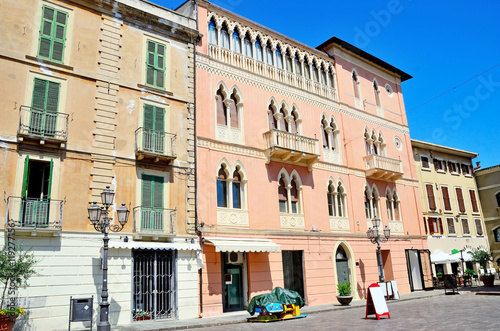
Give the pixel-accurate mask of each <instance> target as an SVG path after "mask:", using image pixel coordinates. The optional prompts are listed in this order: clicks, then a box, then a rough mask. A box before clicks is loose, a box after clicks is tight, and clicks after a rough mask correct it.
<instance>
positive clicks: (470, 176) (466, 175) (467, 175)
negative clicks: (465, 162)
mask: <svg viewBox="0 0 500 331" xmlns="http://www.w3.org/2000/svg"><path fill="white" fill-rule="evenodd" d="M464 176H465V177H469V178H472V175H470V174H465V175H464Z"/></svg>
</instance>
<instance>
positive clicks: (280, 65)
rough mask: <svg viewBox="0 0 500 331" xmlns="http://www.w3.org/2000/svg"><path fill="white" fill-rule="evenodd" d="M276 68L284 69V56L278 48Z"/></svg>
mask: <svg viewBox="0 0 500 331" xmlns="http://www.w3.org/2000/svg"><path fill="white" fill-rule="evenodd" d="M276 66H277V67H278V69H283V56H282V55H281V49H280V47H279V46H278V47H276Z"/></svg>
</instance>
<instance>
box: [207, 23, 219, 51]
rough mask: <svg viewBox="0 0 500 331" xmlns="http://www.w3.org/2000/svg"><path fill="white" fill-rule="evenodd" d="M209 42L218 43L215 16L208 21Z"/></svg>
mask: <svg viewBox="0 0 500 331" xmlns="http://www.w3.org/2000/svg"><path fill="white" fill-rule="evenodd" d="M208 42H209V43H210V44H214V45H217V28H216V25H215V20H214V19H213V18H212V19H211V20H210V22H208Z"/></svg>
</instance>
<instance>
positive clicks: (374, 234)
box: [366, 217, 391, 282]
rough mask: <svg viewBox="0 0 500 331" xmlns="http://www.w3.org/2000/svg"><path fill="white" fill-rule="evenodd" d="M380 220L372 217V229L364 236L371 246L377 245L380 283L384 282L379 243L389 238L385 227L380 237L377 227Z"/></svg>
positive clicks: (389, 232)
mask: <svg viewBox="0 0 500 331" xmlns="http://www.w3.org/2000/svg"><path fill="white" fill-rule="evenodd" d="M380 222H381V221H380V218H378V217H374V218H373V219H372V224H373V228H369V229H368V231H366V235H367V236H368V239H370V241H371V242H372V244H375V243H376V244H377V264H378V279H379V281H380V282H384V281H385V279H384V266H383V265H382V252H381V251H380V243H385V242H387V240H389V237H390V236H391V230H390V229H389V228H388V227H387V225H386V226H385V228H384V236H383V237H380V233H379V230H378V228H379V226H380Z"/></svg>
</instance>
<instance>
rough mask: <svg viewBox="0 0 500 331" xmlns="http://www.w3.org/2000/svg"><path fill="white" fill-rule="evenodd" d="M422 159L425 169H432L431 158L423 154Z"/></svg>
mask: <svg viewBox="0 0 500 331" xmlns="http://www.w3.org/2000/svg"><path fill="white" fill-rule="evenodd" d="M420 160H421V161H422V168H423V169H430V167H429V158H428V157H427V156H421V157H420Z"/></svg>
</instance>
